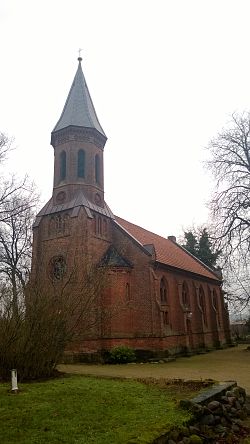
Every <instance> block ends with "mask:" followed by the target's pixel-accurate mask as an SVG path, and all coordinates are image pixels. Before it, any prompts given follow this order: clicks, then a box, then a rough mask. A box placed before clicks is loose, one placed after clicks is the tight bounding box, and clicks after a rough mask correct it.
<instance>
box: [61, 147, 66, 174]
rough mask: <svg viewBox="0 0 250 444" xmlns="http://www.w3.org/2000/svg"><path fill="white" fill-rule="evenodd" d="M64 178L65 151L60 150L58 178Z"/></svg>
mask: <svg viewBox="0 0 250 444" xmlns="http://www.w3.org/2000/svg"><path fill="white" fill-rule="evenodd" d="M65 179H66V153H65V151H62V152H61V154H60V180H65Z"/></svg>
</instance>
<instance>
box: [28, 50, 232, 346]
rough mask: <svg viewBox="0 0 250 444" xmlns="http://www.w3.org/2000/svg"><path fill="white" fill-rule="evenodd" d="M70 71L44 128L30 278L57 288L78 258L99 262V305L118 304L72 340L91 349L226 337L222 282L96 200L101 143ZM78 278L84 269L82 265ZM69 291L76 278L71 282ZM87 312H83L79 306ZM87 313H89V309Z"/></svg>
mask: <svg viewBox="0 0 250 444" xmlns="http://www.w3.org/2000/svg"><path fill="white" fill-rule="evenodd" d="M78 61H79V64H78V68H77V71H76V74H75V77H74V80H73V83H72V86H71V88H70V91H69V94H68V97H67V100H66V103H65V106H64V108H63V111H62V114H61V117H60V119H59V121H58V122H57V124H56V126H55V128H54V129H53V131H52V134H51V145H52V146H53V149H54V186H53V194H52V197H51V199H50V200H49V202H48V203H47V204H46V205H45V206H44V208H43V209H42V210H41V211H40V212H39V213H38V215H37V218H36V221H35V224H34V242H33V264H32V272H33V276H35V277H37V276H38V275H39V279H40V280H41V281H42V282H44V285H53V286H54V287H55V286H56V285H59V282H61V281H62V280H64V279H67V276H69V274H70V273H71V271H72V268H73V267H75V266H76V267H77V269H78V270H80V271H81V270H86V264H88V266H89V265H93V266H96V267H98V266H100V264H104V263H105V267H106V272H107V274H108V280H107V284H106V285H104V286H103V289H102V294H101V297H100V298H99V299H98V301H99V302H98V304H99V307H97V308H98V310H99V312H100V311H102V310H103V311H105V309H107V308H108V309H109V308H111V307H114V306H117V310H115V313H114V315H110V316H103V317H100V322H98V323H96V325H95V327H94V328H93V329H92V330H91V332H88V334H86V336H82V338H81V339H79V340H78V342H77V343H75V344H73V345H72V347H71V351H73V352H78V353H86V352H91V353H96V352H98V351H100V350H104V349H110V348H111V347H113V346H116V345H121V344H124V345H128V346H130V347H132V348H134V349H136V350H148V351H149V353H150V352H164V351H167V352H169V353H178V352H180V351H183V350H190V349H191V350H194V351H195V350H198V349H200V348H203V347H205V348H207V347H217V346H219V345H223V344H227V343H229V342H230V332H229V321H228V312H227V308H226V306H225V302H224V298H223V291H222V280H221V276H218V274H216V272H214V271H213V270H211V269H210V268H208V267H207V266H206V265H204V264H203V263H202V262H201V261H199V260H197V259H196V258H194V257H193V256H192V255H191V254H189V253H188V252H187V251H186V250H185V249H184V248H182V247H181V246H180V245H178V244H177V242H176V239H175V237H174V236H169V237H168V238H163V237H161V236H158V235H157V234H154V233H152V232H150V231H148V230H146V229H144V228H142V227H139V226H137V225H135V224H133V223H132V222H128V221H127V220H124V219H122V218H120V217H117V216H114V214H113V213H112V211H111V209H110V208H109V207H108V205H107V203H106V202H105V200H104V165H103V153H104V146H105V144H106V141H107V137H106V135H105V132H104V131H103V129H102V127H101V125H100V122H99V120H98V117H97V114H96V111H95V108H94V105H93V102H92V100H91V96H90V93H89V90H88V87H87V84H86V81H85V77H84V74H83V71H82V66H81V61H82V59H81V58H80V57H79V59H78ZM82 276H84V271H83V274H82ZM70 285H71V289H72V292H74V293H75V294H77V292H78V291H80V289H79V285H80V284H79V279H77V278H74V279H73V280H72V282H71V284H70ZM87 315H88V313H87ZM89 316H90V317H91V316H93V314H91V315H90V314H89Z"/></svg>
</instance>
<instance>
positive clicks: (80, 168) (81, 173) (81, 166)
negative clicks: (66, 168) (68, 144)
mask: <svg viewBox="0 0 250 444" xmlns="http://www.w3.org/2000/svg"><path fill="white" fill-rule="evenodd" d="M77 176H78V177H83V178H84V177H85V151H83V150H79V151H78V158H77Z"/></svg>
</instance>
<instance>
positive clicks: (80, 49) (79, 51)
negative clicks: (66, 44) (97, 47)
mask: <svg viewBox="0 0 250 444" xmlns="http://www.w3.org/2000/svg"><path fill="white" fill-rule="evenodd" d="M81 52H82V48H79V49H78V53H79V57H78V60H79V62H81V61H82V57H81Z"/></svg>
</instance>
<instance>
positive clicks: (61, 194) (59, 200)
mask: <svg viewBox="0 0 250 444" xmlns="http://www.w3.org/2000/svg"><path fill="white" fill-rule="evenodd" d="M65 199H66V193H65V192H64V191H59V193H57V195H56V203H59V204H62V203H63V202H64V201H65Z"/></svg>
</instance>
